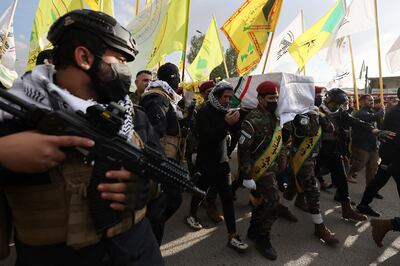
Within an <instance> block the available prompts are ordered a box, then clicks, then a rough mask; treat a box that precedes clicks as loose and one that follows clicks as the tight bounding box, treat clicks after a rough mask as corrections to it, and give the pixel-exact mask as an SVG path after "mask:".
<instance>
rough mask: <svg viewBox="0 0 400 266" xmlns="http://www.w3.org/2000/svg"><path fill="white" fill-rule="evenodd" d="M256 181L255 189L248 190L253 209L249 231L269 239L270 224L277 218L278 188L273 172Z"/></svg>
mask: <svg viewBox="0 0 400 266" xmlns="http://www.w3.org/2000/svg"><path fill="white" fill-rule="evenodd" d="M256 183H257V189H256V190H252V191H251V192H250V193H251V196H250V199H251V201H252V205H253V209H252V212H251V220H250V228H249V232H250V233H251V234H253V235H257V236H261V237H266V238H268V239H269V236H270V232H271V227H272V224H273V223H274V222H275V221H276V219H277V208H278V204H279V189H278V183H277V181H276V176H275V173H273V172H271V173H268V174H267V175H265V176H263V177H261V178H260V179H259V180H258V181H257V182H256Z"/></svg>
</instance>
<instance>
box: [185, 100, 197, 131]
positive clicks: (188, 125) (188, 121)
mask: <svg viewBox="0 0 400 266" xmlns="http://www.w3.org/2000/svg"><path fill="white" fill-rule="evenodd" d="M195 109H196V98H193V100H192V101H191V102H190V105H189V106H188V109H187V116H186V117H185V118H184V120H185V121H184V123H183V126H182V131H183V132H182V137H184V138H187V136H188V135H189V133H190V131H191V130H192V126H193V120H194V115H195V113H196V110H195Z"/></svg>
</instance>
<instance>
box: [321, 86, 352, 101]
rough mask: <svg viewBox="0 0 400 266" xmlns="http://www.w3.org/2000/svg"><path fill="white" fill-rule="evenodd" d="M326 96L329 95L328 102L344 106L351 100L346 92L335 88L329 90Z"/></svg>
mask: <svg viewBox="0 0 400 266" xmlns="http://www.w3.org/2000/svg"><path fill="white" fill-rule="evenodd" d="M326 95H327V100H331V101H333V102H335V103H337V104H344V103H345V102H346V101H348V100H349V98H348V97H347V94H346V92H345V91H344V90H342V89H339V88H334V89H331V90H329V91H328V92H327V93H326Z"/></svg>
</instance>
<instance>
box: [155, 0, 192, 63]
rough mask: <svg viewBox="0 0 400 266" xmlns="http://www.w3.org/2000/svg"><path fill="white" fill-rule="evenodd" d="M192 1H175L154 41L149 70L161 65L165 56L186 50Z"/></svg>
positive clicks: (169, 8)
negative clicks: (158, 64)
mask: <svg viewBox="0 0 400 266" xmlns="http://www.w3.org/2000/svg"><path fill="white" fill-rule="evenodd" d="M189 7H190V0H173V1H171V2H170V6H169V7H168V11H167V14H166V15H165V16H164V19H163V23H162V24H161V27H160V29H159V32H158V33H157V37H156V39H155V40H154V44H153V49H152V52H151V54H150V58H149V61H148V63H147V68H149V69H150V68H152V67H153V66H155V65H156V64H157V63H159V62H160V61H161V60H162V59H163V57H164V56H165V55H168V54H170V53H172V52H175V51H183V50H185V49H186V39H187V30H188V29H187V27H188V20H189Z"/></svg>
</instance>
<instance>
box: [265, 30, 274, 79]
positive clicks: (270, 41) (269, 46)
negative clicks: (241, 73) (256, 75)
mask: <svg viewBox="0 0 400 266" xmlns="http://www.w3.org/2000/svg"><path fill="white" fill-rule="evenodd" d="M274 35H275V31H273V32H272V34H271V38H269V44H268V49H267V53H266V54H265V60H264V66H263V70H262V74H264V73H265V67H266V66H267V61H268V56H269V52H270V51H271V47H272V41H273V40H274Z"/></svg>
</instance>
